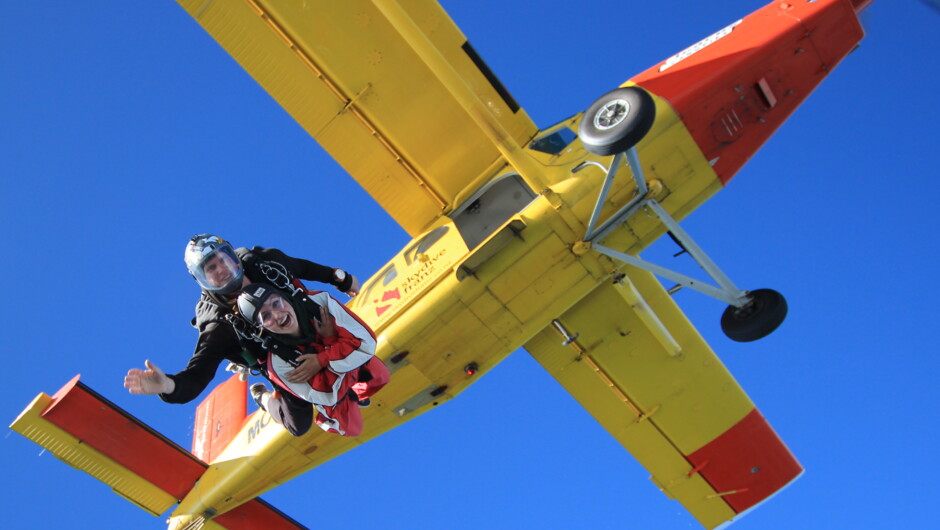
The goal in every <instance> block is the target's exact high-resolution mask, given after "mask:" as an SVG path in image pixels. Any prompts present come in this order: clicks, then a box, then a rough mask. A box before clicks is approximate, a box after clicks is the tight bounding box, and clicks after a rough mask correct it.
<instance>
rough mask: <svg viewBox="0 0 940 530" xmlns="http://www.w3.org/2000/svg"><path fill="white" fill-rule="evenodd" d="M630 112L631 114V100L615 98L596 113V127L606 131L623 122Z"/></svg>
mask: <svg viewBox="0 0 940 530" xmlns="http://www.w3.org/2000/svg"><path fill="white" fill-rule="evenodd" d="M628 114H630V102H628V101H627V100H625V99H615V100H613V101H610V102H609V103H607V104H606V105H604V106H603V107H601V108H600V110H598V111H597V113H596V114H594V127H596V128H597V129H599V130H601V131H606V130H607V129H611V128H613V127H616V126H617V125H619V124H620V123H621V122H623V120H624V119H625V118H626V117H627V115H628Z"/></svg>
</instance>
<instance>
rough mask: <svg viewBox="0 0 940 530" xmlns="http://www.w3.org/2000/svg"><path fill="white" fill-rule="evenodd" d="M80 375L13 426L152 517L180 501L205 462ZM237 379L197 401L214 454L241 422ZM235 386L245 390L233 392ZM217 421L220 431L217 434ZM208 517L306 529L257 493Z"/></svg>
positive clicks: (205, 444)
mask: <svg viewBox="0 0 940 530" xmlns="http://www.w3.org/2000/svg"><path fill="white" fill-rule="evenodd" d="M79 377H80V376H75V377H74V378H73V379H72V380H71V381H69V382H68V383H67V384H66V385H65V386H64V387H62V388H61V389H60V390H59V391H58V392H56V393H55V394H54V395H52V396H49V395H47V394H45V393H40V394H39V395H38V396H36V398H35V399H33V401H32V402H31V403H30V404H29V406H27V407H26V409H25V410H24V411H23V412H22V413H20V415H19V416H18V417H17V418H16V419H15V420H14V421H13V423H12V424H11V425H10V428H11V429H13V430H14V431H16V432H18V433H20V434H22V435H23V436H25V437H27V438H29V439H30V440H32V441H34V442H36V443H37V444H39V445H40V446H42V447H43V448H45V449H46V450H48V451H50V452H51V453H52V454H54V455H55V456H56V458H58V459H60V460H62V461H64V462H66V463H67V464H69V465H70V466H72V467H74V468H77V469H80V470H82V471H84V472H86V473H88V474H89V475H91V476H93V477H95V478H97V479H98V480H100V481H102V482H104V483H105V484H107V485H108V486H110V487H111V488H112V489H113V490H114V492H115V493H117V494H118V495H120V496H122V497H124V498H125V499H127V500H129V501H131V502H133V503H134V504H136V505H137V506H139V507H141V508H143V509H144V510H146V511H148V512H150V513H151V514H152V515H154V516H159V515H160V514H162V513H164V512H166V511H167V510H169V509H170V508H172V507H173V506H174V505H176V504H178V503H179V502H180V501H181V500H182V499H183V498H184V497H186V496H187V494H188V493H189V492H190V490H192V488H193V486H194V485H195V484H196V482H197V481H198V480H199V478H200V477H201V476H202V474H203V473H204V472H205V471H206V469H207V468H208V465H207V464H206V463H205V462H204V461H203V460H201V459H200V458H197V457H196V456H195V455H193V454H191V453H190V452H189V451H186V450H185V449H183V448H182V447H180V446H179V445H177V444H176V443H174V442H172V441H171V440H169V439H168V438H166V437H165V436H163V435H161V434H160V433H158V432H157V431H155V430H154V429H152V428H150V427H148V426H147V425H146V424H144V423H143V422H141V421H140V420H138V419H137V418H135V417H133V416H132V415H130V414H129V413H127V412H126V411H124V410H123V409H121V408H120V407H118V406H117V405H115V404H114V403H111V402H110V401H108V400H107V399H105V398H104V397H103V396H101V395H100V394H98V393H97V392H95V391H94V390H92V389H91V388H89V387H88V386H87V385H85V384H84V383H82V382H81V381H79ZM233 379H234V380H235V382H234V383H233V382H232V380H230V381H228V382H226V383H223V384H222V385H220V386H219V387H218V388H216V390H214V391H213V392H212V394H210V396H209V397H208V398H206V400H205V401H203V403H202V404H201V405H200V411H201V412H200V416H199V417H201V418H202V420H199V419H198V417H197V427H196V433H195V434H196V436H199V435H200V433H202V434H201V435H202V436H203V438H204V441H201V442H198V445H199V447H200V449H199V450H200V451H201V452H202V454H204V455H209V457H211V458H214V457H215V456H217V455H218V453H220V452H221V451H222V449H224V447H225V445H227V444H228V442H229V441H230V440H231V439H232V437H233V436H234V433H235V432H237V430H238V428H239V427H240V426H241V424H242V423H243V422H244V418H245V409H246V405H245V402H246V399H245V394H244V391H245V386H244V382H242V381H238V378H237V377H235V378H233ZM239 383H240V384H239ZM239 389H240V390H239ZM238 391H241V392H243V393H242V394H241V396H237V397H234V394H235V393H236V392H238ZM238 398H240V399H238ZM226 399H228V400H229V401H231V402H233V403H238V402H241V408H240V409H239V408H238V407H237V406H236V407H234V408H231V407H225V406H223V404H222V402H223V400H226ZM239 414H241V416H240V417H239ZM200 421H201V425H202V427H200V423H199V422H200ZM228 423H231V424H233V425H227V424H228ZM213 426H214V427H221V428H219V429H218V431H216V430H215V429H214V427H213ZM230 430H231V432H230ZM196 445H197V442H196V441H195V440H194V447H196ZM206 518H211V523H210V522H209V521H205V522H204V523H203V524H205V526H204V528H228V529H241V528H245V529H248V528H278V529H280V528H285V529H297V528H304V527H303V526H302V525H300V524H299V523H297V522H296V521H294V520H292V519H291V518H289V517H287V516H286V515H284V514H283V513H281V512H280V511H278V510H277V509H275V508H273V507H272V506H271V505H269V504H267V503H266V502H264V501H262V500H261V499H258V498H256V499H252V500H251V501H248V502H246V503H244V504H242V505H240V506H238V507H235V508H233V509H232V510H230V511H227V512H225V513H224V514H221V515H218V516H215V517H212V516H211V515H208V516H206Z"/></svg>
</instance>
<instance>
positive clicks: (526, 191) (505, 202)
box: [451, 173, 536, 249]
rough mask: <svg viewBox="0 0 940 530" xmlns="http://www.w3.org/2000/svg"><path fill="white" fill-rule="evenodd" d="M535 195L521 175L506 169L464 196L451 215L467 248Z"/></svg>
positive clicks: (487, 234) (516, 211)
mask: <svg viewBox="0 0 940 530" xmlns="http://www.w3.org/2000/svg"><path fill="white" fill-rule="evenodd" d="M535 197H536V195H535V192H533V191H532V189H531V188H529V186H528V184H526V183H525V181H524V180H522V177H520V176H519V175H518V174H517V173H507V174H505V175H502V176H500V177H498V178H496V179H495V180H493V181H492V182H490V183H489V184H487V185H486V186H484V187H483V189H482V190H480V191H478V192H477V193H475V194H474V195H473V196H472V197H470V198H469V199H467V201H466V202H464V203H463V204H462V205H461V206H460V207H459V208H458V209H457V210H456V213H454V214H452V215H451V219H453V220H454V224H455V225H456V226H457V231H458V232H460V236H461V237H463V240H464V243H466V244H467V248H468V249H473V248H476V246H477V245H479V244H480V243H481V242H483V240H484V239H486V238H487V237H488V236H489V235H490V234H492V233H493V232H495V231H496V229H497V228H499V227H500V226H501V225H502V224H503V223H505V222H506V221H508V220H509V218H510V217H512V216H513V215H515V214H517V213H519V212H521V211H522V210H524V209H525V207H526V206H528V205H529V203H531V202H532V200H533V199H535Z"/></svg>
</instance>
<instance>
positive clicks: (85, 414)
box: [42, 376, 206, 499]
mask: <svg viewBox="0 0 940 530" xmlns="http://www.w3.org/2000/svg"><path fill="white" fill-rule="evenodd" d="M78 378H79V376H75V378H74V379H72V380H71V381H69V382H68V384H66V385H65V386H64V387H62V388H61V389H60V390H59V391H58V392H56V394H55V395H54V396H53V401H52V403H51V404H50V405H49V406H48V407H46V410H44V411H43V413H42V417H43V418H45V419H46V420H47V421H49V422H50V423H52V424H54V425H56V426H57V427H59V428H61V429H63V430H64V431H66V432H68V433H69V434H71V435H72V436H74V437H76V438H78V439H79V440H81V441H82V443H85V444H87V445H88V446H89V447H91V448H93V449H95V450H97V451H98V452H100V453H103V454H104V455H106V456H107V457H108V458H111V459H112V460H114V461H115V462H116V463H118V464H120V465H122V466H124V467H126V468H128V469H129V470H131V471H133V472H134V473H136V474H138V475H140V476H141V477H142V478H143V479H144V480H147V481H148V482H150V483H152V484H154V485H155V486H157V487H159V488H160V489H162V490H163V491H165V492H167V493H169V494H170V495H173V496H174V497H176V498H177V499H182V498H183V497H184V496H185V495H186V493H187V492H188V491H189V490H190V489H192V487H193V484H194V483H195V482H196V479H198V478H199V476H200V475H202V473H203V472H204V471H205V469H206V465H205V464H204V463H202V462H200V461H199V460H198V459H196V458H195V457H194V456H193V455H191V454H189V452H187V451H186V450H185V449H183V448H182V447H180V446H178V445H176V444H175V443H173V442H171V441H170V440H168V439H167V438H166V437H164V436H163V435H161V434H159V433H158V432H156V431H154V430H153V429H151V428H150V427H148V426H147V425H145V424H144V423H142V422H141V421H140V420H138V419H137V418H135V417H133V416H131V415H130V414H128V413H127V412H125V411H124V410H122V409H121V408H120V407H118V406H117V405H115V404H113V403H111V402H110V401H108V400H107V399H105V398H103V397H102V396H100V395H99V394H98V393H97V392H95V391H94V390H92V389H90V388H88V387H87V386H85V385H84V384H83V383H81V382H80V381H79V380H78Z"/></svg>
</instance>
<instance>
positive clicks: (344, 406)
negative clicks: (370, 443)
mask: <svg viewBox="0 0 940 530" xmlns="http://www.w3.org/2000/svg"><path fill="white" fill-rule="evenodd" d="M320 408H321V409H322V411H321V414H319V415H318V416H317V423H318V424H320V427H321V428H322V427H323V426H324V425H327V426H329V427H330V429H329V432H338V433H340V434H342V435H343V436H359V434H361V433H362V413H361V412H359V404H358V403H356V402H355V401H354V400H352V399H349V398H347V399H344V400H342V401H340V402H339V403H338V404H337V405H336V406H335V407H320Z"/></svg>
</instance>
